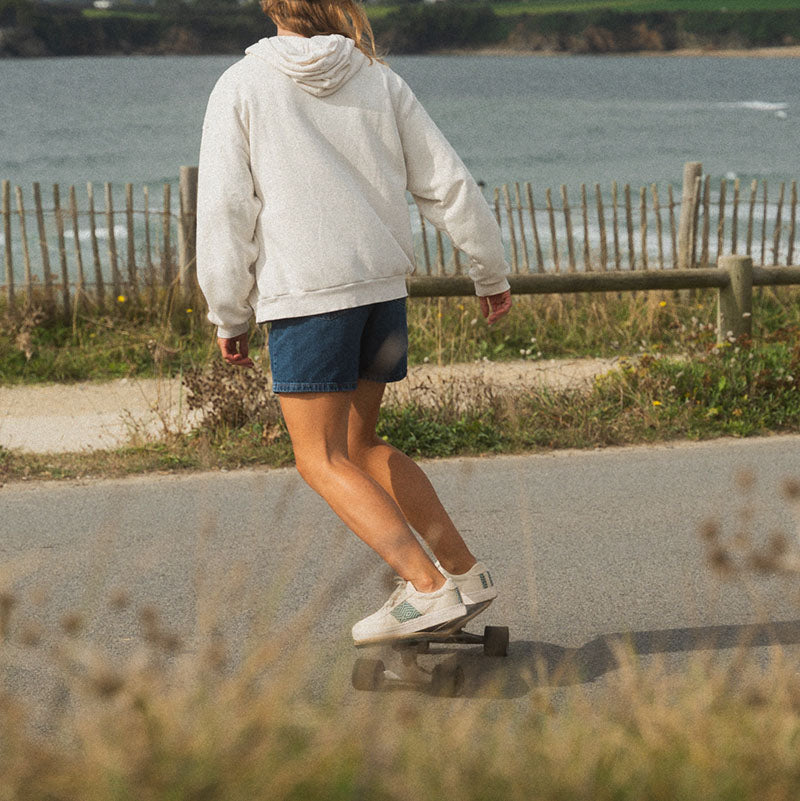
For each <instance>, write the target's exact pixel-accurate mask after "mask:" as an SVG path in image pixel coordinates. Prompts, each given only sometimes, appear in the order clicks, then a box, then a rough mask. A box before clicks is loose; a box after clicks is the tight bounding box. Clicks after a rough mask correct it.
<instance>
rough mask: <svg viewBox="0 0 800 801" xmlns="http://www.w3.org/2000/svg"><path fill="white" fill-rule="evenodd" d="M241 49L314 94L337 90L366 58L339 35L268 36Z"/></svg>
mask: <svg viewBox="0 0 800 801" xmlns="http://www.w3.org/2000/svg"><path fill="white" fill-rule="evenodd" d="M245 52H246V53H247V54H248V55H253V56H256V57H257V58H261V59H263V60H264V61H268V62H269V63H270V64H272V65H273V66H274V67H275V68H276V69H277V70H279V71H280V72H282V73H284V75H288V76H289V77H290V78H291V79H292V80H293V81H294V82H295V83H297V85H298V86H300V88H301V89H304V90H305V91H306V92H308V93H309V94H312V95H315V96H316V97H325V96H327V95H332V94H333V93H334V92H336V91H338V90H339V89H340V88H341V87H342V86H344V85H345V84H346V83H347V82H348V81H349V80H350V78H352V77H353V76H354V75H355V74H356V73H357V72H358V71H359V70H360V69H361V67H362V66H363V65H364V62H365V61H366V60H367V57H366V56H365V55H364V54H363V53H362V52H361V51H360V50H358V49H357V48H356V47H355V42H354V41H353V40H352V39H348V38H347V37H346V36H341V35H340V34H331V35H328V36H312V37H311V38H310V39H306V38H303V37H301V36H272V37H270V38H268V39H261V40H260V41H259V42H256V44H254V45H252V46H250V47H248V48H247V50H246V51H245Z"/></svg>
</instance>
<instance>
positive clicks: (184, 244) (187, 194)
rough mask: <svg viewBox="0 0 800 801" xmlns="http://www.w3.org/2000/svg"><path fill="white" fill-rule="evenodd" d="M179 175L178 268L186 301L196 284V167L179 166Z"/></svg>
mask: <svg viewBox="0 0 800 801" xmlns="http://www.w3.org/2000/svg"><path fill="white" fill-rule="evenodd" d="M180 176H181V177H180V224H179V225H178V262H179V266H178V269H179V270H180V272H179V281H180V285H181V287H182V289H183V297H184V300H187V301H188V300H189V299H190V298H191V297H192V294H193V292H194V287H195V286H197V279H196V277H195V276H196V275H197V264H196V256H197V167H181V172H180Z"/></svg>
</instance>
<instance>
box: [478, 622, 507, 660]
mask: <svg viewBox="0 0 800 801" xmlns="http://www.w3.org/2000/svg"><path fill="white" fill-rule="evenodd" d="M483 653H484V654H486V656H507V655H508V626H486V628H484V630H483Z"/></svg>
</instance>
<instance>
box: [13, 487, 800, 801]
mask: <svg viewBox="0 0 800 801" xmlns="http://www.w3.org/2000/svg"><path fill="white" fill-rule="evenodd" d="M744 478H746V477H744ZM743 480H744V479H743ZM783 495H784V499H785V500H786V502H787V503H788V504H790V505H791V506H792V508H794V510H795V512H797V511H800V510H798V508H797V507H798V502H800V482H797V481H788V482H786V483H785V485H784V487H783ZM735 528H737V531H736V532H735V533H733V534H730V535H729V534H728V532H726V531H723V530H722V529H720V528H719V526H717V525H715V524H713V523H709V524H707V525H706V526H705V527H704V529H703V531H702V532H701V534H702V537H703V538H704V539H705V541H706V544H707V555H708V561H709V564H710V565H712V566H714V567H715V568H716V569H717V570H718V571H719V575H720V577H721V579H724V580H725V581H727V582H731V583H739V584H741V586H742V587H743V588H744V587H745V586H747V585H748V584H749V583H750V582H751V581H752V578H753V576H754V575H756V574H757V575H759V576H761V577H764V576H769V577H771V578H775V577H778V576H781V577H783V579H784V580H789V581H793V582H796V579H797V577H798V570H800V551H798V546H797V544H796V542H795V541H794V540H793V539H792V538H790V537H789V536H787V535H780V536H777V535H775V536H773V537H772V538H771V540H770V543H769V545H768V547H767V549H766V550H764V549H762V548H761V547H760V546H755V545H754V544H753V541H752V540H751V539H749V538H748V536H747V535H746V534H743V533H742V531H741V530H739V529H740V524H739V523H736V524H735ZM793 542H794V544H793ZM279 583H280V582H279ZM234 585H235V586H233V587H228V588H227V589H220V590H219V591H217V590H215V589H214V588H212V587H210V582H209V581H208V580H205V581H203V582H201V586H202V587H205V592H207V593H208V594H209V595H208V597H203V596H199V597H198V599H197V606H198V610H197V623H196V631H195V632H192V633H187V632H182V631H175V630H173V629H172V628H171V627H170V621H169V619H168V618H166V617H165V616H163V615H162V614H161V613H160V612H159V611H158V610H156V609H154V608H152V607H150V606H137V605H135V604H134V603H133V602H132V601H131V599H130V597H129V596H128V595H127V593H126V592H125V591H124V590H116V591H114V592H110V593H108V594H107V596H106V591H105V590H102V589H100V588H95V589H94V590H93V592H94V593H98V594H99V595H98V597H99V598H100V599H101V600H102V601H103V603H101V605H100V609H101V610H105V611H100V612H98V613H97V619H95V620H88V619H84V618H83V617H82V616H81V615H80V614H73V613H67V614H65V615H64V616H63V617H62V618H61V621H60V624H59V623H56V624H52V627H51V628H50V629H47V628H45V627H44V626H43V625H42V624H40V623H39V622H38V617H39V616H40V613H41V610H40V608H38V607H40V605H41V600H38V601H37V600H36V598H35V591H31V590H30V589H29V590H27V591H26V590H22V591H17V592H14V591H12V590H10V589H9V588H7V587H5V586H3V587H0V676H3V677H4V678H5V677H6V676H13V675H14V673H15V670H16V672H17V673H19V667H20V666H24V665H26V664H35V665H36V666H37V669H38V670H42V671H43V675H45V676H46V677H47V681H48V682H54V683H55V686H57V687H58V692H52V693H50V692H48V690H47V687H45V688H40V690H42V692H41V693H40V694H39V696H38V704H35V703H34V702H33V701H31V700H30V699H26V698H25V697H21V696H20V695H18V694H15V692H14V691H13V690H11V689H8V688H6V687H5V686H4V684H0V732H2V737H1V738H0V794H2V797H3V798H4V799H5V798H7V799H14V801H55V799H58V801H88V800H91V801H123V800H127V799H137V801H138V800H139V799H141V800H142V801H167V800H168V799H169V800H170V801H177V800H180V801H196V800H198V799H202V800H203V801H240V800H241V801H245V799H247V801H250V799H262V798H263V799H267V798H268V799H270V800H271V801H273V800H274V801H283V799H287V800H288V799H292V800H294V799H297V801H300V800H301V799H302V801H323V800H324V801H331V799H341V801H351V800H352V801H356V799H366V798H369V799H377V800H378V801H394V799H398V800H399V799H405V798H408V797H410V796H411V797H414V798H415V799H419V801H429V800H430V801H434V799H436V801H438V800H439V799H442V798H460V799H464V801H488V800H489V799H497V798H502V799H507V800H508V801H516V800H517V799H519V800H520V801H523V800H524V801H529V799H535V800H536V801H551V800H552V801H562V800H563V799H570V801H572V800H573V799H574V801H627V799H630V800H631V801H634V799H636V800H637V801H638V800H639V799H649V800H652V801H662V800H663V801H684V800H685V801H695V799H699V798H702V799H709V801H730V799H736V800H737V801H751V800H752V801H756V800H758V801H761V799H764V798H769V799H771V800H772V801H789V800H790V799H794V798H796V797H797V793H798V789H799V788H800V751H799V750H798V748H797V743H798V740H800V678H798V676H799V674H798V665H797V664H796V660H795V659H794V658H793V657H792V656H791V654H789V653H788V652H785V651H783V650H782V649H781V647H780V646H777V645H775V646H772V647H771V648H770V649H769V657H768V658H767V659H766V660H761V661H760V662H759V660H756V659H754V658H752V655H751V654H750V652H749V649H748V645H747V643H745V642H742V643H741V645H740V646H739V647H738V648H734V649H732V650H728V651H727V652H726V653H725V654H724V655H721V654H720V655H718V654H715V653H714V651H713V649H711V650H707V651H705V652H698V653H697V654H696V655H695V656H694V657H689V658H688V659H687V661H686V663H682V665H681V667H680V668H679V669H675V668H674V667H673V668H672V669H671V670H670V669H667V667H666V660H665V659H663V658H661V657H660V656H659V655H655V657H653V658H652V659H651V660H650V662H649V664H648V665H647V666H643V664H642V660H641V659H640V656H639V655H638V654H637V653H636V651H635V649H634V647H633V645H632V644H626V643H625V642H624V638H623V639H620V640H619V641H615V642H613V643H610V645H609V647H610V658H609V661H608V665H607V672H606V673H605V675H604V677H603V680H602V682H598V683H596V684H594V685H593V686H591V687H590V686H589V685H588V684H587V685H583V683H582V682H583V680H582V679H581V677H580V676H579V675H578V674H576V673H575V670H574V669H573V666H572V665H570V663H569V661H568V660H563V659H554V660H546V659H545V658H544V657H541V658H538V659H531V660H530V661H526V658H525V657H524V656H521V655H520V653H519V652H515V651H514V646H513V643H512V651H511V655H510V656H509V657H508V660H507V661H506V660H504V661H503V662H502V664H501V665H499V667H497V668H496V669H490V668H487V669H486V670H487V672H486V673H485V674H484V675H483V677H481V678H479V679H478V683H479V690H480V691H479V692H477V693H476V694H475V695H474V696H468V697H464V698H457V699H436V698H431V697H429V696H427V695H426V694H425V693H422V692H416V691H412V692H408V691H406V692H380V691H379V692H374V693H366V692H361V693H359V692H356V691H354V690H352V688H351V687H350V685H349V681H348V676H347V674H348V671H349V668H350V666H351V664H352V662H351V659H352V657H351V656H350V655H349V654H347V655H346V656H345V658H344V659H338V660H337V659H336V658H335V657H332V656H331V655H330V654H328V655H327V656H322V655H321V653H320V651H321V649H319V648H317V649H316V650H315V648H314V646H313V643H314V639H313V636H312V626H313V621H315V620H316V619H317V618H318V616H319V614H320V610H322V609H326V608H328V607H327V605H328V603H329V601H330V598H331V597H332V596H333V593H335V592H337V591H338V589H337V588H336V587H330V586H327V587H324V588H323V589H322V590H321V591H320V592H319V594H318V597H316V598H314V599H312V600H311V601H309V602H308V605H307V606H306V607H304V608H302V609H300V610H297V612H296V617H295V618H294V619H293V620H290V621H288V622H287V623H285V624H283V625H278V624H277V623H276V622H275V620H274V619H272V618H270V617H269V614H270V613H269V612H268V611H265V610H264V603H263V591H262V590H263V584H262V583H261V582H259V584H258V587H259V589H258V590H253V592H254V594H257V595H259V596H261V599H262V600H261V602H258V601H256V600H255V599H248V600H244V601H243V600H242V599H241V598H237V604H236V605H235V608H240V606H241V604H242V603H245V604H246V606H247V608H249V609H252V610H254V611H253V615H252V619H253V623H252V628H251V630H250V634H249V635H245V640H246V643H245V644H244V647H243V648H242V651H241V655H240V656H233V654H235V653H238V651H237V649H236V647H235V644H234V643H232V642H230V641H229V640H227V639H226V638H225V637H224V636H223V635H222V634H220V633H219V631H218V627H217V623H218V622H219V621H218V618H220V616H221V614H224V613H221V612H220V611H217V610H221V609H225V603H224V601H225V598H226V593H241V583H240V582H238V581H237V582H234ZM251 600H252V605H251ZM255 610H261V611H258V612H256V611H255ZM193 625H194V624H193ZM117 627H119V628H120V629H121V630H122V631H125V632H126V634H127V635H128V636H127V638H126V639H127V640H128V641H130V640H134V642H135V644H134V646H133V647H131V648H129V649H127V650H125V649H122V650H121V649H119V648H115V647H112V646H110V645H107V644H104V642H103V641H102V640H101V639H94V638H93V637H92V635H91V634H90V633H89V632H90V631H91V630H96V631H101V632H104V634H107V632H109V631H114V630H115V628H117ZM134 634H135V636H131V635H134ZM543 645H544V646H546V645H547V644H543ZM546 650H547V649H546V647H545V648H544V649H543V652H546ZM551 650H552V649H551ZM567 650H568V649H567ZM322 659H324V660H325V662H324V664H323V662H322V661H321V660H322ZM487 661H488V660H482V663H485V662H487ZM331 662H333V664H331ZM515 674H516V675H517V676H518V677H519V678H520V679H521V681H522V687H524V690H522V691H520V689H519V686H520V683H519V682H518V681H517V680H516V679H515ZM320 678H322V679H323V680H322V686H321V687H319V679H320ZM315 685H316V686H317V689H310V688H311V687H313V686H315ZM584 688H585V690H586V691H584ZM42 721H46V725H45V724H43V723H42ZM443 755H446V758H443Z"/></svg>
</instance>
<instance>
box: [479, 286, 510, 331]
mask: <svg viewBox="0 0 800 801" xmlns="http://www.w3.org/2000/svg"><path fill="white" fill-rule="evenodd" d="M478 300H479V301H480V303H481V314H482V315H483V316H484V317H485V318H486V322H487V323H489V325H492V324H493V323H496V322H497V321H498V320H499V319H500V318H501V317H503V316H504V315H506V314H508V313H509V311H511V290H510V289H507V290H506V291H505V292H499V293H498V294H496V295H487V296H486V297H483V298H478Z"/></svg>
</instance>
